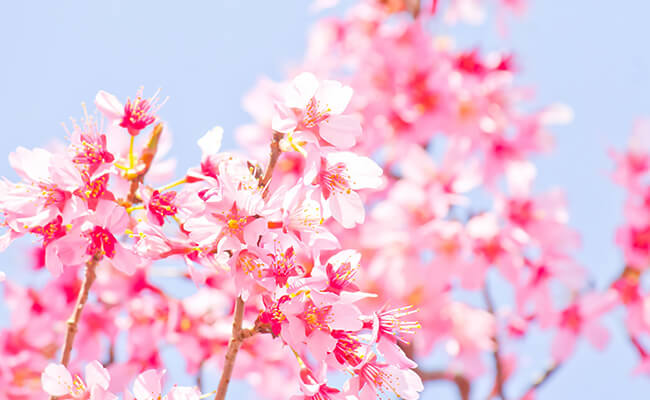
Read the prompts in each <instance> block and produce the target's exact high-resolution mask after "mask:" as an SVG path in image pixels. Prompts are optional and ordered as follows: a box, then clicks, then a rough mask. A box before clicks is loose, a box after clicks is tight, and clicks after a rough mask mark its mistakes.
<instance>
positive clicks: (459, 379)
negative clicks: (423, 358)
mask: <svg viewBox="0 0 650 400" xmlns="http://www.w3.org/2000/svg"><path fill="white" fill-rule="evenodd" d="M414 371H415V372H416V373H417V374H418V375H420V378H421V379H422V381H423V382H427V381H441V380H442V381H449V382H453V383H455V384H456V387H457V388H458V394H459V395H460V398H461V399H462V400H469V394H470V392H471V388H472V386H471V383H470V381H469V379H467V378H466V377H465V376H463V375H460V374H454V373H452V372H448V371H440V370H438V371H422V370H421V369H420V368H416V369H415V370H414Z"/></svg>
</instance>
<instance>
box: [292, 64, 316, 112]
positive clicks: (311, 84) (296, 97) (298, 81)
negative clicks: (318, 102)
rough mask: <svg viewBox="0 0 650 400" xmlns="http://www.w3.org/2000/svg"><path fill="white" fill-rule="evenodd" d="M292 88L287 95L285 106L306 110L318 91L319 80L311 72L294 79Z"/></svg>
mask: <svg viewBox="0 0 650 400" xmlns="http://www.w3.org/2000/svg"><path fill="white" fill-rule="evenodd" d="M291 84H292V85H291V86H292V87H291V88H290V89H289V90H288V91H287V93H286V95H285V104H286V105H287V106H288V107H291V108H305V107H306V106H307V103H308V102H309V100H311V98H312V97H314V94H316V90H317V89H318V86H319V82H318V79H316V77H315V76H314V75H313V74H310V73H309V72H303V73H302V74H300V75H298V76H296V77H295V78H293V81H292V82H291Z"/></svg>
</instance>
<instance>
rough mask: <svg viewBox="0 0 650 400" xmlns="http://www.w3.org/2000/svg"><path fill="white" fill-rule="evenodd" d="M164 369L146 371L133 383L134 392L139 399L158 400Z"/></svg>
mask: <svg viewBox="0 0 650 400" xmlns="http://www.w3.org/2000/svg"><path fill="white" fill-rule="evenodd" d="M163 374H164V371H163V372H161V373H159V372H158V371H156V370H155V369H150V370H147V371H144V372H143V373H141V374H140V375H138V377H137V378H136V379H135V382H134V383H133V394H134V395H135V398H136V399H137V400H156V399H158V397H159V396H160V392H161V390H162V384H161V382H160V381H161V379H162V376H163Z"/></svg>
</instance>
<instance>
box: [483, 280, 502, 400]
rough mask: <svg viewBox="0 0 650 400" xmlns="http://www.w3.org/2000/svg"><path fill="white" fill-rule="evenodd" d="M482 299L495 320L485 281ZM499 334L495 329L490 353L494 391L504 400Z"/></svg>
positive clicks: (492, 304)
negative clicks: (493, 368)
mask: <svg viewBox="0 0 650 400" xmlns="http://www.w3.org/2000/svg"><path fill="white" fill-rule="evenodd" d="M483 298H484V299H485V306H486V307H487V310H488V312H489V313H490V314H492V315H493V316H494V318H495V319H496V314H495V312H494V303H493V302H492V297H491V296H490V291H489V289H488V283H487V281H486V282H485V285H484V286H483ZM499 347H500V345H499V333H498V329H497V328H496V327H495V333H494V351H493V352H492V355H493V357H494V366H495V369H496V374H495V379H494V387H495V389H496V393H497V395H498V396H499V397H500V398H501V400H506V396H505V394H504V393H503V381H504V379H505V376H504V372H503V364H502V363H501V355H500V354H499V351H500V349H499Z"/></svg>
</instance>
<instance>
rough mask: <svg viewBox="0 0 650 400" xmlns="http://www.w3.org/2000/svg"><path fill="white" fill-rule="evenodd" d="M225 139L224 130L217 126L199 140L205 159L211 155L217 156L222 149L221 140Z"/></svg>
mask: <svg viewBox="0 0 650 400" xmlns="http://www.w3.org/2000/svg"><path fill="white" fill-rule="evenodd" d="M222 138H223V128H222V127H220V126H215V127H214V128H212V129H210V130H209V131H208V132H206V134H205V135H203V136H202V137H201V139H199V140H198V142H197V143H198V144H199V147H200V148H201V152H202V153H203V157H204V158H205V157H206V156H208V155H210V154H217V153H218V152H219V149H220V148H221V140H222Z"/></svg>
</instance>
